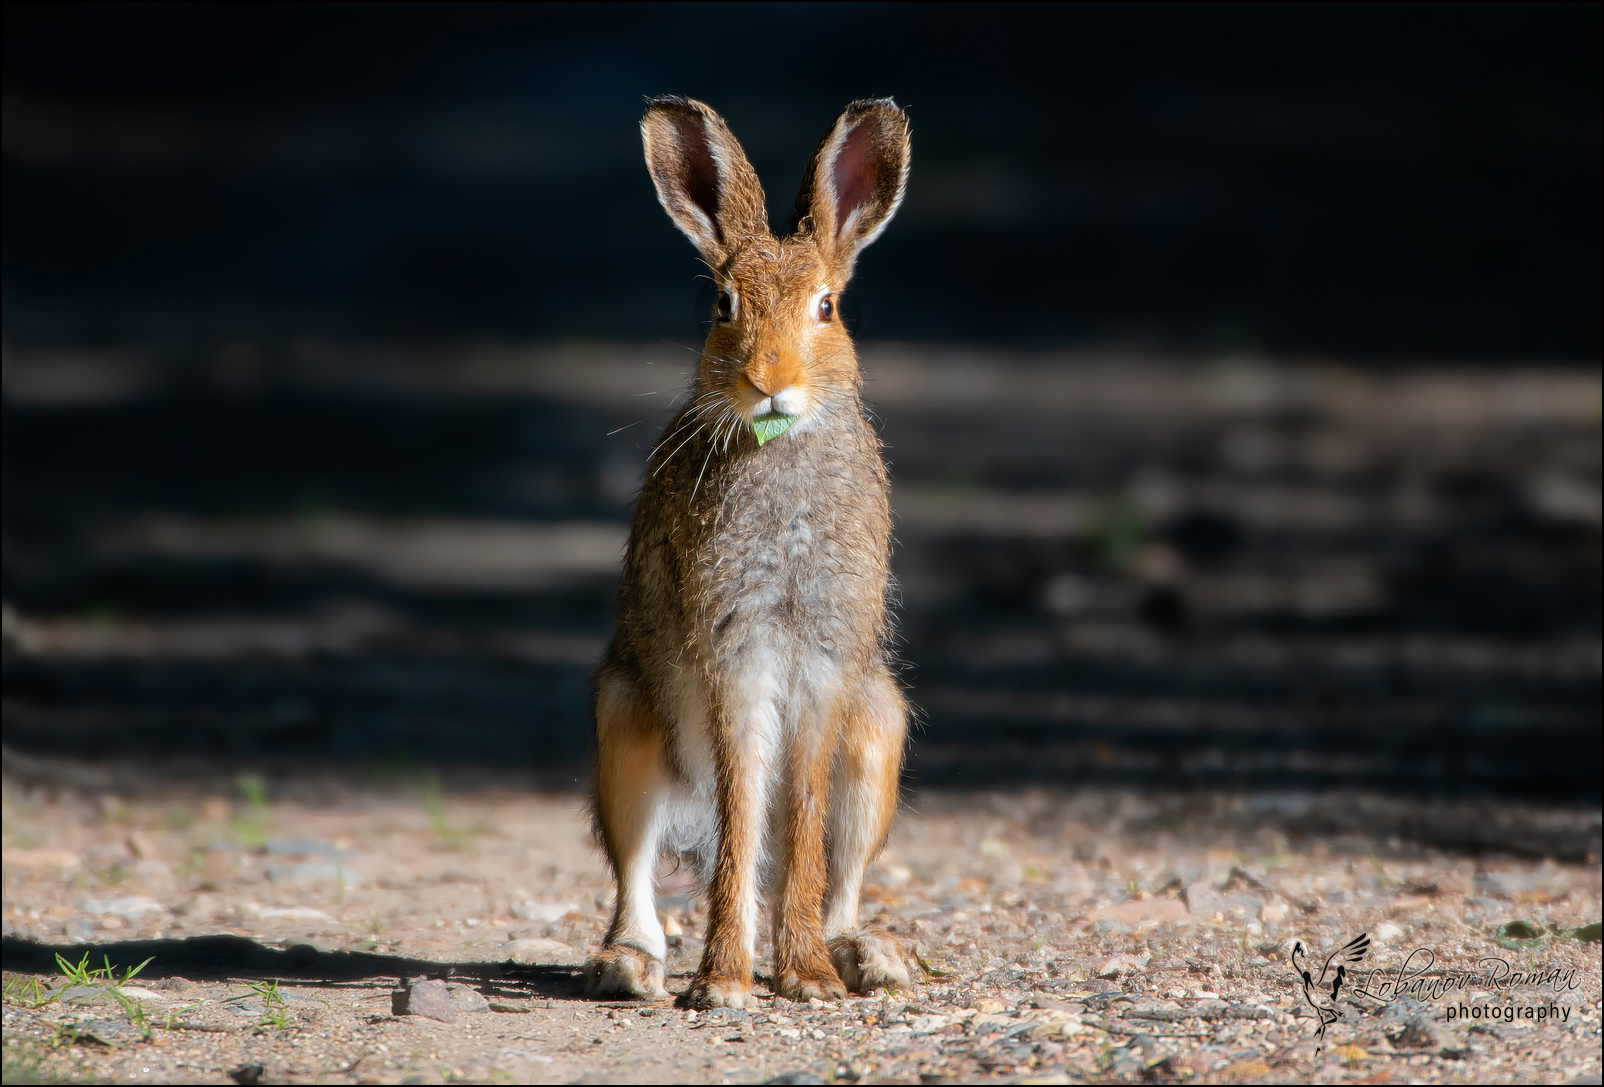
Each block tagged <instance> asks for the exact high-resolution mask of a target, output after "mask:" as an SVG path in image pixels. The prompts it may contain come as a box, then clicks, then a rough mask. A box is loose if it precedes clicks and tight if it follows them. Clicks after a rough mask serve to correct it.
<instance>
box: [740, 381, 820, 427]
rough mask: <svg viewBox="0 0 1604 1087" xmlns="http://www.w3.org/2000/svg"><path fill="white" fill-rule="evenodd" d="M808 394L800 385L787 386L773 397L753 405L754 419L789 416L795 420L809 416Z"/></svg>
mask: <svg viewBox="0 0 1604 1087" xmlns="http://www.w3.org/2000/svg"><path fill="white" fill-rule="evenodd" d="M807 410H808V394H807V392H806V391H805V390H804V389H803V388H802V387H801V386H799V385H787V386H786V387H785V388H783V389H781V390H780V391H779V392H777V393H775V394H774V395H773V396H765V397H763V399H761V400H759V401H757V402H756V403H755V404H753V405H752V407H751V411H752V417H753V418H754V419H755V418H757V417H758V416H761V415H789V416H791V417H792V418H795V417H796V416H799V415H805V414H807Z"/></svg>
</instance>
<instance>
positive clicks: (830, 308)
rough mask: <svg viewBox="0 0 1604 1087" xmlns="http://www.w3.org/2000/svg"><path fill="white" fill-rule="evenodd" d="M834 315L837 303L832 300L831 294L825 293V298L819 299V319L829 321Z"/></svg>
mask: <svg viewBox="0 0 1604 1087" xmlns="http://www.w3.org/2000/svg"><path fill="white" fill-rule="evenodd" d="M834 316H835V303H834V302H831V301H830V296H829V295H825V296H824V297H823V298H821V299H819V320H821V321H828V320H830V318H832V317H834Z"/></svg>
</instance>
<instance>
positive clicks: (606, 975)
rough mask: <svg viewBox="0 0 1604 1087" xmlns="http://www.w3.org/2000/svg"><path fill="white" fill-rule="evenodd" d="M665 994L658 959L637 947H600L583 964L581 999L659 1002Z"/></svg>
mask: <svg viewBox="0 0 1604 1087" xmlns="http://www.w3.org/2000/svg"><path fill="white" fill-rule="evenodd" d="M667 995H668V990H667V989H665V988H663V963H662V960H660V959H654V958H652V957H651V956H650V955H648V954H646V952H644V951H641V950H640V949H638V948H634V947H629V946H627V945H625V944H614V945H613V946H611V947H604V948H602V949H601V950H600V951H598V952H597V953H596V954H595V956H594V957H592V958H591V960H590V961H589V962H587V963H586V964H585V996H586V997H587V998H589V999H592V1000H604V999H607V998H609V997H622V998H623V999H625V1000H660V999H662V998H663V997H666V996H667Z"/></svg>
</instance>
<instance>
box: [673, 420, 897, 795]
mask: <svg viewBox="0 0 1604 1087" xmlns="http://www.w3.org/2000/svg"><path fill="white" fill-rule="evenodd" d="M802 437H803V436H801V435H799V436H798V438H799V439H800V438H802ZM809 437H811V436H809ZM853 437H854V438H855V439H858V440H856V441H854V443H853V444H854V448H852V449H851V450H850V452H851V454H852V455H851V456H848V455H846V454H845V452H844V451H843V450H841V449H840V448H839V443H827V442H821V441H810V442H808V443H807V444H806V445H805V446H804V445H803V442H801V441H799V442H798V443H797V444H798V445H799V446H803V447H802V448H799V449H797V450H796V451H795V455H794V456H792V457H789V458H787V461H786V465H787V468H788V469H790V470H788V471H785V472H780V473H776V472H773V471H759V470H752V469H750V468H748V470H747V471H744V472H743V471H742V470H741V468H742V466H740V465H737V466H735V467H734V469H733V470H732V471H731V472H730V474H729V475H728V476H726V477H724V478H721V479H719V480H718V485H719V492H718V493H719V494H720V501H719V502H718V503H717V505H716V506H713V507H710V508H708V509H707V511H706V513H705V515H704V517H702V518H699V519H698V525H697V528H698V531H696V532H695V533H694V535H692V537H691V538H690V539H685V538H684V537H681V540H680V541H679V543H680V546H681V548H683V550H681V551H680V553H679V554H678V555H675V556H672V557H670V556H666V555H665V556H663V558H664V561H665V564H667V563H669V562H674V561H675V560H676V559H677V560H678V562H677V563H676V565H678V567H679V569H680V571H681V574H680V579H679V581H680V593H679V600H678V601H677V603H678V605H679V606H678V607H677V608H675V611H676V612H677V614H676V616H675V619H676V621H675V622H674V623H673V624H671V625H672V626H674V627H677V628H678V637H676V638H675V639H674V641H675V642H676V643H677V645H676V646H675V655H676V657H677V658H678V665H679V667H678V668H677V669H676V670H675V673H674V674H675V676H676V679H675V680H674V681H673V682H672V683H671V684H670V685H669V691H667V692H665V693H668V695H669V697H668V699H667V701H668V702H669V703H670V705H667V706H664V707H663V709H664V710H665V715H666V716H668V717H669V718H671V719H672V720H673V721H674V726H675V727H674V732H675V734H676V745H675V746H676V748H677V751H676V756H677V758H676V762H677V763H678V766H679V768H680V770H681V772H682V773H683V774H684V775H685V776H686V777H687V778H688V779H689V780H690V782H693V783H695V784H696V785H699V786H706V787H711V782H712V776H713V764H714V760H713V736H712V732H711V729H712V726H713V714H714V713H715V708H716V707H722V710H723V713H724V714H725V715H726V718H727V720H728V721H729V723H730V725H731V727H732V728H733V730H734V731H735V733H736V736H737V738H738V741H739V742H743V743H747V744H750V745H751V751H752V753H753V754H754V755H755V756H756V764H757V765H758V766H761V767H762V768H763V770H762V772H763V773H765V774H766V773H769V772H772V770H773V769H774V766H775V760H776V759H777V758H778V756H779V754H780V752H781V751H782V750H783V749H784V747H785V746H786V745H787V744H788V743H789V742H790V741H791V740H792V738H794V737H795V736H796V735H797V734H798V733H799V732H806V731H807V730H809V729H813V728H818V727H821V726H823V725H824V724H826V723H827V722H828V721H829V720H830V719H831V718H830V715H831V713H832V712H833V710H834V707H835V706H836V704H837V703H839V701H840V700H841V699H842V698H843V697H846V696H848V695H849V694H850V691H851V688H852V687H853V685H854V684H857V683H861V682H862V680H863V677H864V676H865V675H866V674H867V673H868V672H869V671H871V670H872V669H873V668H875V667H877V666H878V665H879V664H880V663H881V649H880V643H881V640H882V635H883V631H884V627H885V608H886V583H887V576H888V575H887V568H886V556H887V551H888V546H889V531H890V523H889V517H888V514H887V512H886V511H887V495H886V484H885V479H884V474H883V469H882V468H881V465H880V461H879V456H878V451H877V450H876V449H874V448H873V445H872V444H869V443H866V442H864V441H862V437H863V436H859V435H853ZM869 442H871V443H872V437H870V438H869ZM866 444H867V445H868V448H867V450H865V448H864V446H865V445H866ZM763 452H764V453H770V452H774V453H778V452H780V450H771V449H765V450H763ZM865 453H867V457H872V458H873V459H872V460H869V459H867V458H866V457H865ZM776 459H778V458H776ZM664 543H665V545H668V544H669V542H668V541H667V540H664ZM669 546H672V545H669ZM665 648H666V646H665Z"/></svg>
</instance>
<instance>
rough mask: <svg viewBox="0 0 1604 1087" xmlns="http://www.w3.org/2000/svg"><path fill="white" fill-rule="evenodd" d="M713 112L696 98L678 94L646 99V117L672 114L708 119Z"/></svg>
mask: <svg viewBox="0 0 1604 1087" xmlns="http://www.w3.org/2000/svg"><path fill="white" fill-rule="evenodd" d="M712 112H713V111H712V110H711V109H709V108H708V107H707V106H705V105H703V104H702V103H701V102H698V101H697V100H696V99H694V98H685V97H682V96H680V95H677V94H659V95H654V96H650V97H648V98H647V99H646V115H647V116H648V117H649V116H651V115H652V114H653V113H672V114H678V115H680V116H682V117H699V118H704V119H705V118H706V117H708V116H709V115H710V114H712Z"/></svg>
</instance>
